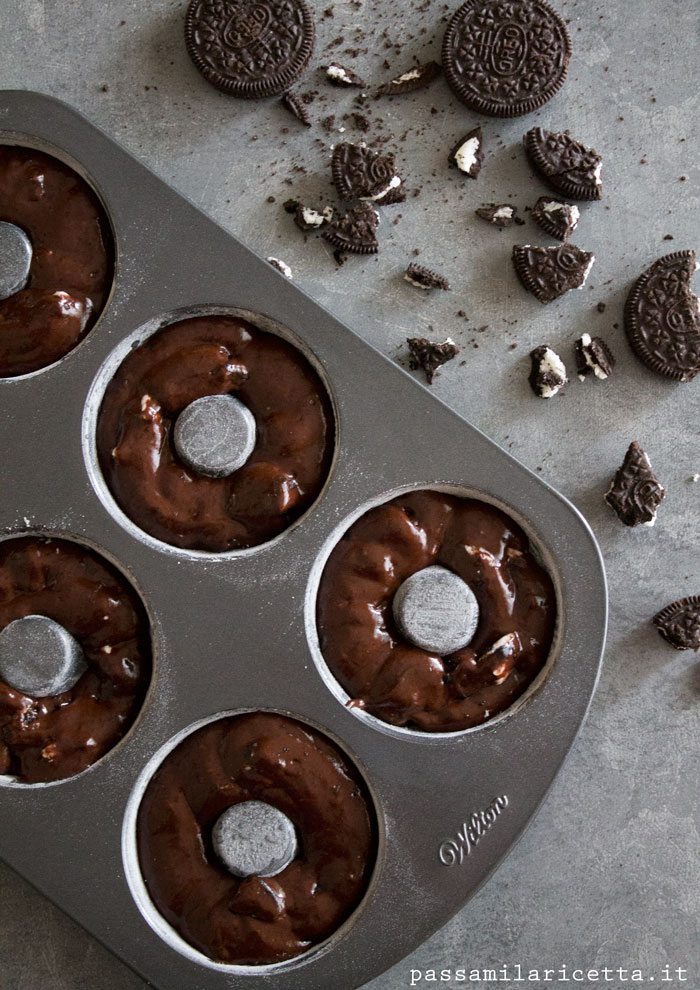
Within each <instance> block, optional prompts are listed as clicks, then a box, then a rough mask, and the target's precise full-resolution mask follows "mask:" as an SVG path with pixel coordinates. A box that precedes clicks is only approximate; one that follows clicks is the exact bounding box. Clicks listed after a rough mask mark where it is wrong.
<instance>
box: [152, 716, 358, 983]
mask: <svg viewBox="0 0 700 990" xmlns="http://www.w3.org/2000/svg"><path fill="white" fill-rule="evenodd" d="M251 799H255V800H260V801H264V802H266V803H268V804H270V805H273V806H274V807H276V808H278V809H279V810H280V811H281V812H283V813H284V814H285V815H287V817H288V818H289V819H291V821H292V822H293V824H294V826H295V829H296V834H297V841H298V850H297V855H296V857H295V858H294V859H293V860H292V862H291V863H290V864H289V865H288V866H287V867H286V868H285V869H284V870H282V872H281V873H278V874H277V875H276V876H273V877H268V878H267V879H263V878H262V877H258V876H250V877H247V878H246V879H244V880H241V879H239V878H238V877H235V876H233V875H232V874H231V873H229V872H228V871H227V870H226V869H225V868H224V867H223V866H222V865H221V863H220V862H219V860H218V858H217V857H216V854H215V853H214V850H213V846H212V841H211V832H212V828H213V826H214V824H215V823H216V821H217V819H218V817H219V816H220V815H221V813H222V812H223V811H224V810H225V809H226V808H228V807H230V806H231V805H233V804H238V803H239V802H241V801H247V800H251ZM137 835H138V850H139V859H140V863H141V870H142V873H143V877H144V880H145V883H146V886H147V888H148V892H149V894H150V897H151V899H152V900H153V902H154V904H155V906H156V907H157V908H158V910H159V911H160V912H161V914H162V915H163V916H164V917H165V919H166V920H167V921H168V922H169V924H170V925H172V927H173V928H175V929H176V930H177V931H178V932H179V934H180V935H181V936H182V938H183V939H185V941H187V942H189V943H190V944H191V945H193V946H194V947H195V948H196V949H198V950H199V951H200V952H202V953H204V954H205V955H207V956H209V957H210V958H211V959H214V960H216V961H218V962H224V963H232V964H233V963H237V964H248V965H262V964H269V963H275V962H281V961H282V960H284V959H291V958H293V957H294V956H297V955H299V954H300V953H302V952H305V951H306V950H307V949H309V948H310V947H311V946H313V945H315V944H317V943H318V942H321V941H323V940H324V939H325V938H327V937H328V936H329V935H331V934H332V933H333V932H334V931H335V930H336V929H337V928H338V927H339V926H340V925H341V924H342V923H343V922H344V921H345V919H346V918H347V917H348V916H349V915H350V914H351V913H352V912H353V911H354V909H355V908H356V907H357V905H358V904H359V902H360V900H361V899H362V897H363V895H364V892H365V890H366V888H367V884H368V882H369V879H370V876H371V873H372V868H373V866H374V860H375V856H376V841H377V839H376V819H375V814H374V809H373V806H372V801H371V798H370V796H369V794H368V793H367V789H366V787H365V785H364V782H363V781H362V778H361V777H360V774H359V773H358V771H357V770H356V769H355V768H354V767H353V766H352V764H351V763H350V762H349V760H348V759H347V757H346V756H345V755H344V754H343V753H342V752H341V751H340V750H339V749H338V747H337V746H335V745H334V744H333V743H332V742H331V741H330V740H329V739H326V738H325V737H324V736H323V735H321V734H320V733H319V732H317V731H315V730H314V729H311V728H310V727H309V726H306V725H303V724H302V723H300V722H297V721H296V720H295V719H291V718H287V717H286V716H283V715H276V714H271V713H269V712H255V713H251V714H246V715H238V716H233V717H230V718H222V719H219V720H218V721H216V722H210V723H209V724H208V725H205V726H203V727H202V728H201V729H198V730H196V731H195V732H193V733H192V734H191V735H190V736H188V737H187V738H186V739H185V740H184V741H183V742H181V743H180V745H179V746H178V747H177V748H176V749H175V750H173V752H171V753H170V754H169V755H168V756H167V757H166V758H165V760H164V761H163V763H162V764H161V766H160V768H159V769H158V770H157V771H156V773H155V775H154V777H153V779H152V780H151V781H150V783H149V785H148V787H147V789H146V792H145V794H144V797H143V800H142V803H141V807H140V809H139V815H138V823H137Z"/></svg>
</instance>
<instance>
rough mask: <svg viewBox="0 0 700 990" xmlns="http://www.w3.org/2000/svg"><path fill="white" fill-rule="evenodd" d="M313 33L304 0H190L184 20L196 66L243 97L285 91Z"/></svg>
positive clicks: (300, 65) (295, 76)
mask: <svg viewBox="0 0 700 990" xmlns="http://www.w3.org/2000/svg"><path fill="white" fill-rule="evenodd" d="M315 36H316V30H315V27H314V17H313V13H312V11H311V8H310V7H308V6H307V4H306V3H305V2H304V0H191V3H190V5H189V7H188V10H187V16H186V18H185V43H186V45H187V52H188V54H189V56H190V58H191V59H192V61H193V62H194V64H195V66H196V67H197V68H198V69H199V71H200V72H201V73H202V75H203V76H204V78H205V79H206V80H207V82H210V83H211V84H212V86H216V88H217V89H220V90H222V91H223V92H224V93H229V94H230V95H231V96H239V97H242V98H243V99H258V98H260V97H263V96H275V95H277V94H278V93H283V92H284V91H285V90H286V89H287V88H288V87H289V86H291V85H292V83H293V82H295V81H296V80H297V79H298V78H299V76H300V75H301V74H302V72H303V71H304V69H305V68H306V66H307V64H308V62H309V59H310V58H311V54H312V52H313V48H314V40H315Z"/></svg>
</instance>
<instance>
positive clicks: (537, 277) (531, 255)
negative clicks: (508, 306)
mask: <svg viewBox="0 0 700 990" xmlns="http://www.w3.org/2000/svg"><path fill="white" fill-rule="evenodd" d="M594 261H595V255H593V254H591V252H590V251H582V250H581V248H579V247H576V245H575V244H561V245H559V246H557V247H536V246H535V245H533V244H516V245H515V247H514V248H513V264H514V265H515V271H516V272H517V275H518V278H519V279H520V281H521V282H522V284H523V286H524V287H525V288H526V289H527V290H528V292H531V293H532V294H533V296H534V297H535V299H537V300H539V302H541V303H550V302H553V300H555V299H558V298H559V296H563V295H564V293H565V292H568V291H569V290H570V289H582V288H583V286H584V284H585V282H586V279H587V278H588V274H589V272H590V270H591V267H592V266H593V262H594Z"/></svg>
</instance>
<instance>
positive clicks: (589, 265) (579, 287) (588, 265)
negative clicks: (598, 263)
mask: <svg viewBox="0 0 700 990" xmlns="http://www.w3.org/2000/svg"><path fill="white" fill-rule="evenodd" d="M594 261H595V255H594V254H592V255H591V260H590V261H589V262H588V264H587V266H586V270H585V272H584V273H583V279H582V280H581V284H580V285H577V286H576V288H577V289H582V288H583V287H584V285H585V284H586V279H587V278H588V276H589V275H590V274H591V268H592V267H593V262H594Z"/></svg>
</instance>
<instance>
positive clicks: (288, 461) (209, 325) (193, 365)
mask: <svg viewBox="0 0 700 990" xmlns="http://www.w3.org/2000/svg"><path fill="white" fill-rule="evenodd" d="M204 396H232V397H233V398H235V399H237V400H238V401H239V404H242V405H243V406H245V407H246V410H244V411H246V414H247V413H248V412H249V413H252V420H251V422H252V423H253V435H252V440H253V441H254V443H253V444H252V453H250V454H249V456H248V457H247V459H246V460H245V463H244V464H243V466H242V467H239V468H238V469H236V470H234V471H233V472H232V473H231V474H228V475H226V476H223V477H222V476H216V477H212V476H208V475H206V474H204V473H201V471H200V470H199V468H198V467H197V466H193V463H194V462H190V463H187V462H186V461H185V460H184V459H183V457H182V456H181V453H180V450H179V449H178V447H177V446H176V441H177V431H176V429H175V427H176V424H177V421H178V417H180V414H181V413H183V412H184V411H185V410H186V409H187V410H188V416H189V414H190V413H191V412H192V403H194V402H195V401H196V400H200V399H202V397H204ZM248 418H249V419H250V417H249V416H248ZM253 421H254V422H253ZM180 423H181V425H182V419H181V420H180ZM243 425H245V424H243ZM207 428H208V429H210V431H211V430H214V429H220V424H219V422H218V420H217V422H216V424H214V425H212V424H211V422H210V423H209V426H208V427H207ZM183 433H184V431H183ZM333 438H334V422H333V413H332V409H331V405H330V401H329V398H328V396H327V393H326V390H325V388H324V386H323V383H322V382H321V380H320V378H319V376H318V374H317V373H316V372H315V371H314V369H313V368H312V367H311V365H310V364H309V362H308V361H307V360H306V358H305V357H304V356H303V355H302V354H301V353H300V352H299V351H298V350H297V349H296V348H295V347H293V346H292V345H291V344H289V343H287V341H285V340H282V339H281V338H280V337H277V336H276V335H274V334H271V333H267V332H265V331H263V330H259V329H258V328H257V327H255V326H253V325H252V324H250V323H248V322H246V321H245V320H241V319H238V318H236V317H232V316H202V317H195V318H192V319H187V320H183V321H181V322H179V323H175V324H171V325H170V326H167V327H165V328H163V329H161V330H159V331H158V332H157V333H155V334H154V335H153V336H151V337H149V338H148V340H146V341H145V342H144V343H143V344H141V345H140V346H139V347H137V348H136V349H135V350H134V351H132V353H131V354H129V355H128V356H127V357H126V358H125V360H124V361H123V362H122V364H121V365H120V367H119V369H118V370H117V372H116V374H115V376H114V378H113V380H112V381H111V383H110V384H109V386H108V387H107V390H106V392H105V396H104V399H103V401H102V406H101V409H100V415H99V420H98V427H97V448H98V455H99V460H100V466H101V468H102V473H103V475H104V477H105V479H106V481H107V484H108V485H109V487H110V489H111V491H112V494H113V496H114V498H115V499H116V501H117V503H118V504H119V505H120V507H121V508H122V510H123V511H124V512H125V513H126V515H128V516H129V518H130V519H132V520H133V521H134V522H135V523H136V525H137V526H139V527H140V528H141V529H143V530H144V531H145V532H147V533H150V535H151V536H153V537H155V538H156V539H159V540H162V541H163V542H165V543H169V544H171V545H173V546H177V547H182V548H185V549H191V550H206V551H210V552H215V553H220V552H223V551H226V550H235V549H239V548H243V547H252V546H257V545H258V544H260V543H264V542H266V541H267V540H270V539H272V538H273V537H275V536H277V535H278V534H279V533H281V532H282V531H283V530H284V529H286V528H287V527H288V526H289V525H290V524H291V523H292V522H293V521H294V520H295V519H297V518H298V517H299V516H301V515H302V514H303V513H304V512H305V511H306V510H307V509H308V508H309V506H310V505H311V504H312V503H313V502H314V501H315V500H316V498H317V497H318V495H319V493H320V491H321V489H322V487H323V485H324V483H325V480H326V477H327V474H328V471H329V468H330V463H331V459H332V455H333ZM200 439H201V437H200ZM204 439H206V436H205V438H204ZM208 453H209V456H211V450H210V451H209V452H208ZM215 453H216V451H215ZM219 453H220V450H219ZM195 460H196V458H195Z"/></svg>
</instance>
